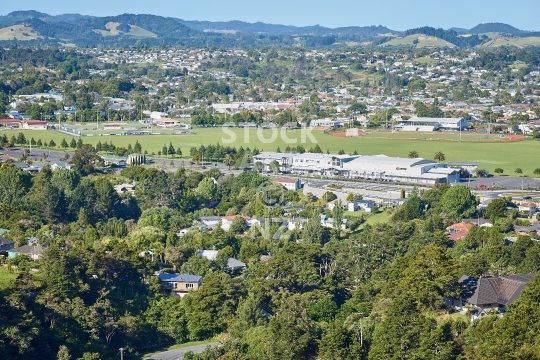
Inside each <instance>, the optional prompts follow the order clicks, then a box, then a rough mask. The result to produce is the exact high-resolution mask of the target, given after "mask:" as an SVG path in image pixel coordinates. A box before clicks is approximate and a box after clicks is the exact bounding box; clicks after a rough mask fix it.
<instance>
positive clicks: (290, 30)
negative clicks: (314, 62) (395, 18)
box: [175, 19, 402, 38]
mask: <svg viewBox="0 0 540 360" xmlns="http://www.w3.org/2000/svg"><path fill="white" fill-rule="evenodd" d="M175 20H177V21H178V22H179V23H181V24H184V25H186V26H188V27H190V28H192V29H195V30H199V31H234V32H249V33H254V34H281V35H317V36H324V35H357V36H361V37H364V38H371V37H375V36H379V35H382V34H393V35H400V34H402V33H401V32H399V31H395V30H391V29H389V28H387V27H386V26H382V25H379V26H347V27H339V28H327V27H324V26H320V25H314V26H303V27H299V26H292V25H278V24H267V23H263V22H255V23H249V22H244V21H238V20H233V21H216V22H212V21H191V20H182V19H175Z"/></svg>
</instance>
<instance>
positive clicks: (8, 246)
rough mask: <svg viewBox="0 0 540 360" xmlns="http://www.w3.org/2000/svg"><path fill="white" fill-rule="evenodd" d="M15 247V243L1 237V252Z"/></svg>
mask: <svg viewBox="0 0 540 360" xmlns="http://www.w3.org/2000/svg"><path fill="white" fill-rule="evenodd" d="M14 246H15V243H14V242H13V241H11V240H9V239H8V238H5V237H3V236H1V235H0V250H3V251H6V250H11V249H13V247H14Z"/></svg>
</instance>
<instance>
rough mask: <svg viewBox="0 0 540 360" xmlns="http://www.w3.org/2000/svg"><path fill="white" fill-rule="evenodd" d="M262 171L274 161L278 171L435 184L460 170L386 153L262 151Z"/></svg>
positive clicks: (455, 177) (452, 179) (259, 157)
mask: <svg viewBox="0 0 540 360" xmlns="http://www.w3.org/2000/svg"><path fill="white" fill-rule="evenodd" d="M254 161H255V162H261V163H262V164H263V168H264V169H265V170H270V169H271V165H270V164H271V163H272V162H273V161H276V162H277V163H278V164H279V165H280V166H279V168H280V171H282V172H284V173H293V174H299V175H324V176H345V177H347V178H364V179H371V180H391V181H400V182H408V183H422V184H434V183H435V182H439V183H453V182H459V181H460V176H459V170H458V169H454V168H450V167H448V165H447V164H439V163H437V162H435V161H433V160H426V159H422V158H416V159H409V158H395V157H388V156H385V155H376V156H362V155H329V154H312V153H305V154H290V153H276V152H262V153H260V154H259V155H256V156H255V157H254Z"/></svg>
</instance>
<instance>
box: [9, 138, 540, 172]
mask: <svg viewBox="0 0 540 360" xmlns="http://www.w3.org/2000/svg"><path fill="white" fill-rule="evenodd" d="M193 131H194V132H195V134H192V135H142V136H90V137H86V136H85V137H82V139H83V141H84V142H85V143H89V144H92V145H95V144H96V143H97V142H98V141H101V142H105V141H106V142H109V141H112V142H113V143H114V144H115V145H116V146H126V147H127V145H128V144H129V143H131V145H133V144H134V143H135V140H138V141H139V142H140V143H141V145H142V147H143V149H144V150H148V152H149V153H152V152H155V153H157V152H158V151H160V150H161V149H162V148H163V145H164V144H169V142H172V144H173V146H174V147H175V148H176V147H180V148H181V149H182V152H183V154H184V155H187V154H189V149H190V148H191V147H193V146H197V147H198V146H200V145H208V144H216V143H221V144H224V145H230V146H236V147H239V146H243V147H244V148H245V147H250V148H251V149H253V148H254V147H257V148H259V149H261V150H267V151H275V150H276V149H277V148H278V147H280V149H281V150H282V151H284V150H285V148H286V147H287V145H290V146H291V147H293V146H296V145H298V144H302V142H301V132H300V130H294V131H287V132H286V133H285V135H286V137H287V138H289V139H291V141H294V140H296V141H297V142H296V143H295V144H287V143H286V142H285V140H286V139H283V138H282V137H281V136H277V138H276V139H275V140H273V141H268V140H267V141H263V140H264V139H261V138H259V136H258V131H257V130H243V129H227V131H228V133H225V132H224V131H223V130H222V129H221V128H201V129H194V130H193ZM19 132H20V131H19V130H7V131H1V132H0V134H2V133H5V134H6V135H7V136H8V138H9V137H11V136H12V135H13V134H15V135H17V134H18V133H19ZM22 132H23V133H24V134H25V136H26V137H27V138H29V139H30V138H32V137H34V139H35V140H36V141H37V140H38V139H41V140H42V141H50V140H51V139H52V140H54V141H55V142H56V144H57V145H60V143H61V141H62V139H63V138H66V140H67V141H68V142H69V141H71V136H70V135H67V134H63V133H59V132H55V131H30V130H28V131H22ZM230 134H234V136H235V139H233V137H232V136H231V135H230ZM261 134H262V136H263V137H264V138H266V139H271V138H272V131H271V130H262V132H261ZM312 134H313V137H314V138H315V140H316V141H317V143H318V145H319V146H320V147H321V148H322V149H323V151H325V152H326V150H330V152H331V153H337V152H338V151H339V150H341V149H343V150H345V152H347V153H352V152H354V151H355V150H356V151H358V153H359V154H361V155H377V154H384V155H388V156H397V157H407V155H408V154H409V152H410V151H412V150H416V151H417V152H418V153H419V155H420V157H423V158H426V159H432V158H433V156H434V155H435V153H436V152H438V151H441V152H443V153H444V154H445V156H446V161H451V162H454V161H475V162H478V163H479V165H480V167H481V168H484V169H487V170H489V171H491V172H493V170H494V169H495V168H498V167H499V168H502V169H504V173H505V174H509V175H513V174H514V170H515V169H516V168H518V167H519V168H521V169H523V172H524V173H525V174H527V175H529V176H532V172H533V170H534V169H536V168H540V156H539V154H540V142H536V141H532V140H526V141H516V142H506V141H500V142H478V141H480V140H481V139H482V138H483V137H482V136H481V135H463V136H462V139H463V141H462V142H458V141H457V140H458V139H459V135H458V134H444V133H442V134H440V133H435V134H416V133H415V134H411V135H410V136H414V137H416V138H418V137H419V138H420V139H396V138H395V137H403V136H405V134H403V133H401V134H400V133H394V134H391V133H386V134H384V133H377V132H373V133H368V134H367V135H365V136H360V137H357V138H344V137H336V136H331V135H328V134H325V133H323V132H321V131H313V132H312ZM467 136H470V138H467ZM385 137H386V138H385ZM77 139H78V138H77ZM468 139H470V140H471V141H468ZM306 140H307V142H306V143H304V144H302V145H303V146H304V147H305V148H306V150H308V149H309V148H310V147H314V146H315V145H316V144H315V143H312V142H311V140H310V138H309V137H306ZM227 141H232V142H229V143H227Z"/></svg>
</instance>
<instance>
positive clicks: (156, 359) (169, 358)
mask: <svg viewBox="0 0 540 360" xmlns="http://www.w3.org/2000/svg"><path fill="white" fill-rule="evenodd" d="M219 345H220V344H219V343H218V342H214V343H208V344H202V345H194V346H188V347H185V348H181V349H175V350H168V351H164V352H161V353H157V354H154V355H152V356H149V357H145V358H144V360H150V359H153V360H178V359H182V358H183V357H184V355H185V353H187V352H188V351H192V352H193V353H194V354H199V353H202V352H203V351H204V350H205V349H206V348H207V347H209V346H210V347H213V346H219Z"/></svg>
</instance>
